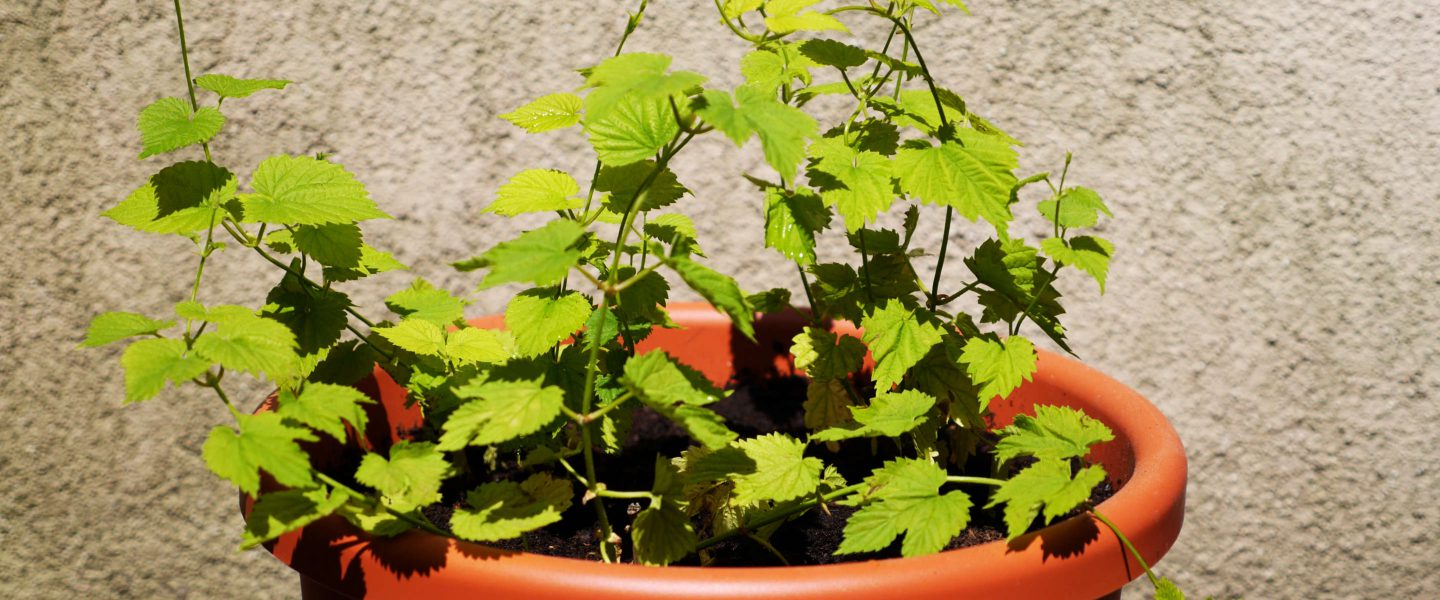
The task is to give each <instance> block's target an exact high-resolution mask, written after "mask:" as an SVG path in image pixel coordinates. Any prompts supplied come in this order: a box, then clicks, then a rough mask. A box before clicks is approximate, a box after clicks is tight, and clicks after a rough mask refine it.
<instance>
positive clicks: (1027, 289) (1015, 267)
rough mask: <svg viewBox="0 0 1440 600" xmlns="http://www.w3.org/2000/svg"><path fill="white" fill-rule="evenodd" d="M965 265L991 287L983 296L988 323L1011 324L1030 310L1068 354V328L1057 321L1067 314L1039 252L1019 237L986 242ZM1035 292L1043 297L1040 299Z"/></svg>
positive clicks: (1036, 320) (1046, 332) (981, 299)
mask: <svg viewBox="0 0 1440 600" xmlns="http://www.w3.org/2000/svg"><path fill="white" fill-rule="evenodd" d="M965 266H966V267H969V269H970V272H971V273H974V274H975V278H976V280H977V281H979V282H980V283H983V284H985V286H987V287H989V288H991V289H990V290H987V291H984V292H981V294H980V304H981V305H983V306H984V307H985V313H984V315H983V320H984V321H985V322H987V323H989V322H995V321H1005V322H1009V321H1012V320H1013V319H1015V318H1016V317H1017V316H1018V315H1020V314H1021V313H1022V312H1026V311H1027V310H1028V312H1026V314H1027V315H1028V316H1029V317H1030V319H1031V320H1032V321H1034V322H1035V323H1036V324H1037V325H1039V326H1040V328H1041V330H1043V331H1044V332H1045V334H1046V335H1048V336H1050V339H1051V340H1054V341H1055V343H1056V344H1058V345H1059V346H1060V347H1061V348H1064V349H1065V350H1067V351H1068V350H1069V349H1070V347H1069V345H1067V344H1066V343H1065V329H1064V327H1061V325H1060V322H1059V320H1058V317H1059V315H1061V314H1064V312H1065V309H1064V308H1063V307H1061V306H1060V303H1059V301H1058V298H1059V297H1060V293H1059V292H1058V291H1056V290H1055V287H1054V286H1053V285H1050V283H1051V281H1052V278H1051V277H1050V274H1049V272H1048V271H1046V270H1045V268H1044V266H1045V259H1044V258H1043V257H1041V256H1040V253H1039V251H1038V250H1036V249H1035V248H1031V247H1029V246H1027V245H1025V240H1021V239H1018V238H1012V239H1008V240H1005V241H1004V242H1000V241H996V240H986V241H985V242H984V243H983V244H980V247H979V248H976V249H975V254H974V255H973V256H970V257H967V258H966V259H965ZM1041 290H1043V291H1041ZM1036 293H1039V294H1040V297H1039V298H1038V299H1037V298H1035V295H1036Z"/></svg>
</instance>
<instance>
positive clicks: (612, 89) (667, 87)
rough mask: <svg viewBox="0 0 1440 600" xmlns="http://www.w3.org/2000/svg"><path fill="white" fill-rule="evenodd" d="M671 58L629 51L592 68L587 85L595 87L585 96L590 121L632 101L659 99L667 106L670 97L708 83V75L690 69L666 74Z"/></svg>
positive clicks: (601, 118) (603, 116) (586, 110)
mask: <svg viewBox="0 0 1440 600" xmlns="http://www.w3.org/2000/svg"><path fill="white" fill-rule="evenodd" d="M670 60H671V59H670V57H669V56H665V55H663V54H646V53H639V52H634V53H628V54H621V55H618V56H614V57H611V58H608V59H605V61H604V62H601V63H600V64H598V65H596V66H595V68H594V69H591V71H590V73H589V75H588V76H587V77H586V78H585V84H586V85H587V86H590V87H592V88H594V89H593V90H591V91H590V94H589V95H587V96H586V97H585V115H586V118H587V120H590V121H601V120H604V119H605V118H607V117H609V116H611V114H612V112H611V111H612V110H621V107H623V106H624V105H626V104H627V103H629V102H631V101H637V100H638V101H641V102H648V101H655V100H658V101H660V102H661V103H664V104H665V105H666V110H667V111H668V110H669V103H668V100H667V99H668V98H670V97H671V96H672V95H675V94H683V93H685V92H686V91H688V90H690V89H691V88H696V87H699V86H700V85H701V84H703V83H705V77H704V76H703V75H700V74H698V73H692V72H690V71H676V72H674V73H666V70H667V69H669V67H670Z"/></svg>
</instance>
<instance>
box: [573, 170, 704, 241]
mask: <svg viewBox="0 0 1440 600" xmlns="http://www.w3.org/2000/svg"><path fill="white" fill-rule="evenodd" d="M655 168H656V164H655V161H653V160H642V161H639V162H634V163H630V164H628V165H623V166H618V167H616V166H610V165H605V166H603V167H601V168H600V174H599V176H597V177H596V178H595V190H596V191H599V192H609V193H610V197H609V198H608V199H606V201H605V206H606V207H607V208H609V209H610V210H611V211H612V212H614V213H615V214H619V215H624V214H627V213H629V212H630V208H631V203H633V202H634V201H635V195H636V193H637V192H640V193H641V194H643V197H642V200H641V202H640V205H639V206H638V207H636V208H635V210H637V211H639V212H645V211H649V210H653V209H656V208H660V207H662V206H669V205H670V204H673V203H674V202H675V201H676V200H679V199H680V197H682V196H684V195H685V194H688V193H690V190H688V189H685V186H684V185H681V184H680V180H679V179H678V178H676V177H675V172H674V171H671V170H670V169H664V170H661V171H659V172H658V173H657V172H655ZM652 173H654V176H653V177H652V176H651V174H652ZM646 181H649V185H646ZM642 185H644V186H645V189H644V191H643V192H641V190H640V187H641V186H642ZM691 228H692V229H693V228H694V225H693V224H692V225H691ZM692 237H693V235H692Z"/></svg>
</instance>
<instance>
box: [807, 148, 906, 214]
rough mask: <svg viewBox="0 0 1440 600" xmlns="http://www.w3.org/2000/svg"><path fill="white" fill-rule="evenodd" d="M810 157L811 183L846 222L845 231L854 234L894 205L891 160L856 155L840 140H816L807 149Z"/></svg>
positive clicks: (865, 153) (861, 153) (868, 153)
mask: <svg viewBox="0 0 1440 600" xmlns="http://www.w3.org/2000/svg"><path fill="white" fill-rule="evenodd" d="M810 155H811V156H812V157H814V158H816V159H817V161H816V162H815V164H814V165H812V166H811V167H810V171H809V176H810V183H811V184H812V185H815V186H816V187H817V188H819V189H820V196H821V197H822V198H824V199H825V204H827V205H829V206H834V207H835V209H836V211H838V212H839V213H840V216H841V217H842V218H844V219H845V229H846V230H848V231H856V230H858V229H860V228H861V227H864V226H865V225H866V224H867V223H871V222H874V221H875V219H876V217H877V216H878V215H879V214H880V213H883V212H886V211H889V210H890V205H891V204H892V203H893V202H894V201H895V189H894V186H893V184H892V183H891V180H890V176H891V170H892V164H891V160H890V159H888V158H886V157H885V156H884V155H881V154H879V153H877V152H871V151H868V150H866V151H857V150H855V149H854V148H851V147H849V146H847V145H846V144H845V141H844V140H842V139H839V138H822V139H820V140H817V141H816V142H815V143H814V144H811V145H810Z"/></svg>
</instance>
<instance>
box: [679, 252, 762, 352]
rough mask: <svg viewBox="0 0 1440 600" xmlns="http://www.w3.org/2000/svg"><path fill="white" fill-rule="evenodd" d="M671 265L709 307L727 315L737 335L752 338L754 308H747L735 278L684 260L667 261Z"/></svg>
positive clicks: (747, 304)
mask: <svg viewBox="0 0 1440 600" xmlns="http://www.w3.org/2000/svg"><path fill="white" fill-rule="evenodd" d="M670 266H671V267H672V268H674V269H675V272H676V273H678V274H680V278H681V279H683V280H684V281H685V285H688V286H690V289H692V290H695V292H696V293H698V294H700V296H701V297H703V298H705V300H707V301H709V302H710V305H711V306H714V307H715V308H717V309H719V310H720V311H721V312H723V313H725V314H726V315H729V317H730V322H732V323H734V324H735V328H736V329H738V330H740V333H743V334H745V337H747V338H750V339H752V340H753V339H755V325H754V323H755V309H753V308H751V307H750V303H749V302H747V301H746V299H745V293H744V292H741V291H740V286H739V285H737V284H736V283H735V280H734V279H731V278H730V277H729V276H727V275H724V274H722V273H720V272H718V271H715V270H714V269H711V268H709V267H706V266H705V265H702V264H700V263H698V262H695V261H693V260H690V259H689V258H687V257H675V258H672V259H670Z"/></svg>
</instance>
